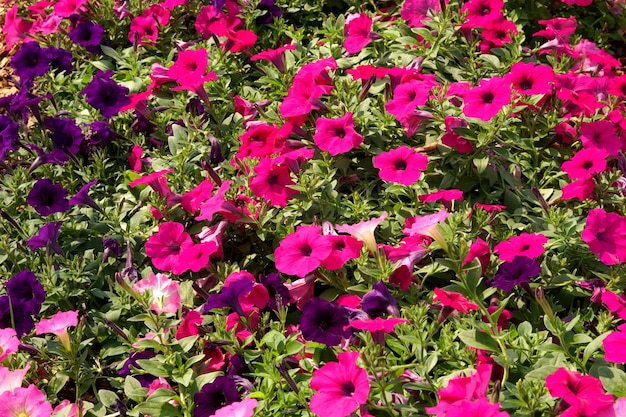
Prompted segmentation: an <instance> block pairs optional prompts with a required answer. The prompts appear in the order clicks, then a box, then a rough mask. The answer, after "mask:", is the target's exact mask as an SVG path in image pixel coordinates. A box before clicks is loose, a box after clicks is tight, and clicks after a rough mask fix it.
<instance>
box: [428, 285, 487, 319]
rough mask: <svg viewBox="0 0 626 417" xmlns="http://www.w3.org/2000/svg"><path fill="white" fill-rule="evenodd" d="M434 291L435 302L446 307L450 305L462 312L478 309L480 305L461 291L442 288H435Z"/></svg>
mask: <svg viewBox="0 0 626 417" xmlns="http://www.w3.org/2000/svg"><path fill="white" fill-rule="evenodd" d="M434 291H435V296H434V297H433V301H434V302H435V303H437V302H439V303H441V304H442V305H443V306H444V307H450V308H452V309H453V310H458V311H460V312H461V313H469V312H470V311H472V310H477V309H478V305H476V304H474V303H472V302H470V301H469V300H468V299H467V298H465V297H464V296H463V294H461V293H458V292H454V291H446V290H442V289H441V288H435V290H434Z"/></svg>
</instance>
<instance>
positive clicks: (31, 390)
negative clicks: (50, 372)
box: [0, 384, 52, 417]
mask: <svg viewBox="0 0 626 417" xmlns="http://www.w3.org/2000/svg"><path fill="white" fill-rule="evenodd" d="M51 415H52V405H50V403H49V402H48V400H46V396H45V394H44V393H43V392H41V391H40V390H39V389H38V388H37V387H36V386H35V385H34V384H30V385H29V386H28V387H27V388H21V387H18V388H15V389H14V390H13V391H6V392H3V393H2V394H0V416H4V417H24V416H27V417H50V416H51Z"/></svg>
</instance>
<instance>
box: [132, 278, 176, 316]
mask: <svg viewBox="0 0 626 417" xmlns="http://www.w3.org/2000/svg"><path fill="white" fill-rule="evenodd" d="M133 290H135V291H136V292H137V293H139V294H144V293H146V292H147V293H148V294H149V302H150V309H151V310H152V311H154V312H156V313H157V314H161V313H172V314H174V313H176V312H177V311H178V309H179V308H180V285H179V284H178V282H176V281H173V280H171V279H169V278H168V277H167V275H165V274H153V273H150V275H148V278H144V279H141V280H139V281H137V282H136V283H135V285H133Z"/></svg>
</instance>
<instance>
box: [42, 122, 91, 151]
mask: <svg viewBox="0 0 626 417" xmlns="http://www.w3.org/2000/svg"><path fill="white" fill-rule="evenodd" d="M44 126H45V127H46V129H48V130H49V131H50V139H51V140H52V143H54V147H55V148H58V149H61V150H63V151H64V152H66V153H68V154H71V155H76V153H77V152H78V150H79V149H80V144H81V142H82V141H83V132H82V131H81V130H80V127H78V126H77V125H76V122H75V121H74V120H72V119H67V118H61V117H48V118H46V119H45V120H44Z"/></svg>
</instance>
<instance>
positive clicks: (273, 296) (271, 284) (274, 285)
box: [259, 273, 291, 310]
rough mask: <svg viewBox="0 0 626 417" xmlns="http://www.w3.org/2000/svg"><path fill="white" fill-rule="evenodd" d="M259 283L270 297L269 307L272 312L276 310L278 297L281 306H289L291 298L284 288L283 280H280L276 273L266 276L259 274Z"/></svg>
mask: <svg viewBox="0 0 626 417" xmlns="http://www.w3.org/2000/svg"><path fill="white" fill-rule="evenodd" d="M259 282H260V283H261V284H263V286H264V287H265V288H266V289H267V292H268V294H269V296H270V302H269V307H270V308H271V309H272V310H277V307H278V303H277V299H278V297H280V300H281V304H282V305H284V306H286V305H287V304H289V301H290V300H291V296H290V295H289V290H288V289H287V287H285V284H283V280H282V279H281V278H280V275H278V274H277V273H272V274H267V275H263V274H259Z"/></svg>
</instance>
